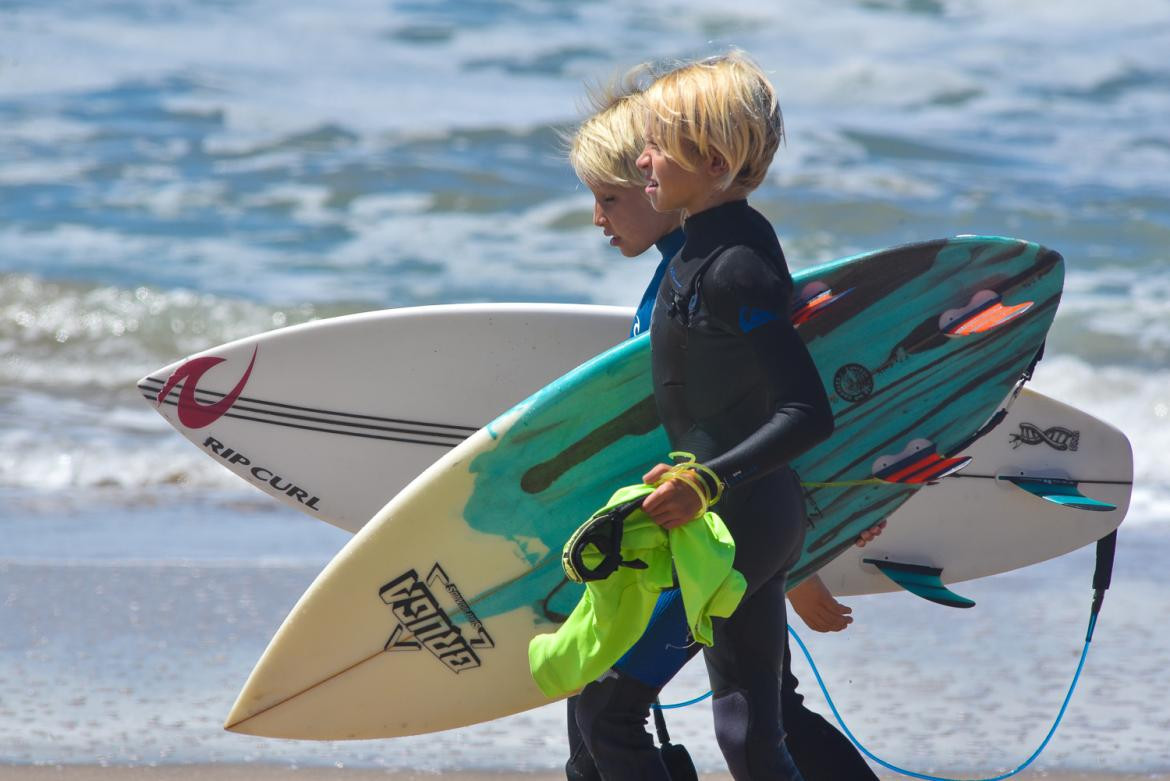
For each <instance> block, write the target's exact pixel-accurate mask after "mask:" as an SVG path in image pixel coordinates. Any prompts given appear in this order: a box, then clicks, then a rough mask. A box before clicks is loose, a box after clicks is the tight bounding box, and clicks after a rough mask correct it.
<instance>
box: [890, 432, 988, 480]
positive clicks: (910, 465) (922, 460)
mask: <svg viewBox="0 0 1170 781" xmlns="http://www.w3.org/2000/svg"><path fill="white" fill-rule="evenodd" d="M969 463H971V459H970V457H968V456H953V457H950V458H947V457H944V456H940V455H939V454H938V450H937V448H936V447H935V444H934V443H933V442H931V441H930V440H929V439H913V440H910V442H908V443H907V444H906V447H905V448H904V449H903V450H902V452H900V453H888V454H886V455H883V456H881V457H880V458H878V459H877V460H876V461H874V463H873V476H874V477H876V478H878V479H879V480H884V481H885V482H887V483H910V484H918V483H929V482H931V481H933V480H940V479H942V478H944V477H946V476H947V475H953V474H954V473H955V472H958V471H959V470H960V469H962V468H964V467H965V466H967V464H969Z"/></svg>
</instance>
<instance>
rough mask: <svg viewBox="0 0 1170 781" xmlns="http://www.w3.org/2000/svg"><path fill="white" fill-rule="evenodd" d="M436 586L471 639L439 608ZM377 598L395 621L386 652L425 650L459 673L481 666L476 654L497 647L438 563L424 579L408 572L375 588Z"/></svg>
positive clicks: (410, 571)
mask: <svg viewBox="0 0 1170 781" xmlns="http://www.w3.org/2000/svg"><path fill="white" fill-rule="evenodd" d="M436 585H437V586H439V587H441V589H442V591H443V592H444V593H446V594H447V596H448V597H449V598H450V599H451V601H452V602H453V603H454V607H455V608H456V609H457V610H458V611H459V612H460V613H461V614H462V615H463V617H464V618H465V619H466V621H467V625H468V627H469V628H470V629H471V630H473V631H474V633H475V634H474V636H472V637H471V638H465V637H464V636H463V630H462V629H461V628H459V627H457V626H455V624H454V622H453V621H452V620H451V617H450V615H448V613H447V611H445V610H444V609H443V608H442V606H440V604H439V600H438V599H437V598H436V596H435V592H434V590H433V589H434V587H435V586H436ZM378 596H379V597H381V599H382V601H383V602H385V603H386V604H387V605H389V606H390V609H391V612H392V613H393V614H394V617H395V618H396V619H398V624H397V625H396V626H395V627H394V629H393V631H391V633H390V639H389V640H387V641H386V646H385V649H386V650H387V651H418V650H421V649H423V648H425V649H426V650H428V651H430V652H431V654H433V655H434V657H435V658H436V659H438V660H439V661H440V662H442V663H443V664H444V665H445V666H446V667H447V669H449V670H450V671H451V672H453V673H461V672H463V671H464V670H471V669H474V668H476V667H481V666H482V662H481V660H480V658H479V654H478V653H476V651H482V650H484V649H487V648H495V647H496V644H495V641H494V640H492V638H491V635H489V634H488V632H487V629H485V628H484V625H483V622H482V621H480V620H479V617H478V616H477V615H476V614H475V612H474V611H473V610H472V609H471V606H470V605H468V604H467V600H466V599H464V598H463V594H462V593H461V592H460V591H459V589H458V587H456V585H455V584H454V583H453V582H452V581H451V578H450V577H448V575H447V573H446V572H445V571H444V570H443V568H442V566H440V565H439V563H438V562H436V563H435V566H433V567H431V571H430V573H429V574H428V575H427V577H426V579H425V580H424V579H422V578H419V576H418V572H416V571H415V570H413V569H412V570H407V571H406V572H404V573H403V574H401V575H399V576H398V577H396V578H394V580H392V581H390V582H389V583H387V584H386V585H384V586H382V588H380V589H378Z"/></svg>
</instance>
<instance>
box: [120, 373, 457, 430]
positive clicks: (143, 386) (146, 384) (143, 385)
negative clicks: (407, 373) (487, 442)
mask: <svg viewBox="0 0 1170 781" xmlns="http://www.w3.org/2000/svg"><path fill="white" fill-rule="evenodd" d="M153 386H157V387H153ZM162 387H163V382H162V381H161V380H156V379H155V378H153V377H149V378H147V379H145V380H143V381H142V382H140V383H139V384H138V388H139V389H140V390H142V391H143V395H144V396H146V398H148V399H151V400H157V393H158V391H160V390H162ZM147 391H152V392H153V394H154V395H149V396H147V395H146V392H147ZM179 392H180V391H179V390H178V389H177V388H176V389H174V390H172V391H171V393H170V394H168V397H167V398H168V400H169V398H170V397H171V396H175V395H177V394H178V393H179ZM226 395H227V394H226V393H218V392H216V391H208V390H202V389H199V388H196V390H195V396H196V398H197V399H199V398H200V397H201V396H202V397H203V398H202V399H201V400H203V401H207V400H209V399H211V400H219V399H222V398H224V397H225V396H226ZM241 401H242V402H246V403H248V404H258V405H263V406H268V407H277V408H280V409H281V410H296V411H297V412H306V413H309V414H313V415H332V416H335V417H339V418H349V419H351V420H359V421H371V422H373V423H385V424H391V425H401V426H415V427H417V428H434V429H450V431H451V432H452V433H447V432H445V431H436V432H433V434H432V435H433V436H459V437H460V438H466V437H467V436H469V435H471V434H474V433H475V432H476V431H478V430H479V429H478V428H477V427H475V426H464V425H459V424H455V423H431V422H429V421H423V420H406V419H404V418H386V417H380V416H377V415H362V414H358V413H356V412H338V411H336V410H327V409H319V408H316V407H305V406H301V405H297V404H286V403H283V402H278V401H266V400H264V399H257V398H255V397H253V396H240V397H239V398H238V399H237V403H238V402H241ZM252 411H254V412H262V413H263V414H267V415H273V416H281V415H288V413H283V412H280V411H271V412H269V411H267V410H259V409H253V410H252ZM290 416H291V415H290ZM328 422H330V423H333V422H335V421H328ZM336 424H337V425H357V424H348V423H347V424H343V423H341V422H340V421H336ZM428 433H430V432H428Z"/></svg>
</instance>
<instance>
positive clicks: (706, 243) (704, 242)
mask: <svg viewBox="0 0 1170 781" xmlns="http://www.w3.org/2000/svg"><path fill="white" fill-rule="evenodd" d="M755 214H756V211H755V210H754V209H753V208H752V207H750V206H748V202H747V201H746V200H738V201H728V202H727V203H721V204H719V205H718V206H712V207H711V208H710V209H704V210H703V211H701V212H699V213H698V214H695V215H692V216H690V217H687V219H686V222H684V223H683V232H684V233H686V237H687V255H688V256H689V257H695V256H697V255H707V254H708V253H709V252H710V251H711V250H713V249H715V248H716V247H718V246H720V245H722V244H724V243H726V241H727V238H728V236H732V237H739V238H741V239H742V237H743V234H744V231H743V230H742V226H743V225H744V223H746V222H748V221H750V220H751V219H752V216H753V215H755ZM749 235H750V233H749Z"/></svg>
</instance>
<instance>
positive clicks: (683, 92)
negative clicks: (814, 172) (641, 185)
mask: <svg viewBox="0 0 1170 781" xmlns="http://www.w3.org/2000/svg"><path fill="white" fill-rule="evenodd" d="M642 103H643V106H644V108H643V119H644V122H645V127H646V129H645V132H646V133H648V134H649V135H650V136H651V137H652V138H653V140H654V142H655V143H656V144H657V145H658V147H659V149H661V150H662V152H663V153H664V154H665V155H666V156H667V157H669V158H671V159H673V160H675V161H676V162H677V163H678V164H679V165H681V166H682V167H683V168H685V169H687V170H688V171H694V170H696V169H698V167H699V166H700V164H701V163H702V161H703V160H706V159H709V158H710V157H711V156H713V155H716V154H717V155H719V156H720V157H722V158H723V159H724V160H726V161H727V166H728V170H727V174H726V176H724V177H723V178H722V179H720V181H719V182H718V185H719V187H720V188H721V189H725V190H726V189H729V188H732V187H735V188H739V189H742V190H743V191H744V192H751V191H752V190H754V189H756V188H757V187H759V186H760V183H761V182H763V181H764V175H765V174H766V173H767V172H768V166H769V165H771V163H772V158H773V157H774V156H775V154H776V150H777V149H778V148H779V146H780V144H781V142H782V141H783V140H784V119H783V117H782V116H781V114H780V103H779V101H778V100H777V98H776V90H775V89H774V88H773V87H772V84H771V83H770V82H769V81H768V77H767V76H765V75H764V72H763V71H762V70H761V69H760V67H759V66H758V65H756V64H755V63H754V62H753V61H752V60H751V59H750V58H749V57H748V56H747V55H746V54H744V53H743V52H742V51H739V50H738V49H733V50H731V51H730V52H728V53H727V54H725V55H721V56H718V57H711V58H708V59H704V60H699V61H698V62H694V63H691V64H689V65H683V66H681V67H679V68H676V69H674V70H672V71H670V72H669V73H666V74H665V75H663V76H661V77H659V78H658V79H657V80H655V81H654V83H653V84H651V85H650V86H649V87H647V88H646V89H645V90H644V91H643V93H642Z"/></svg>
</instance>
